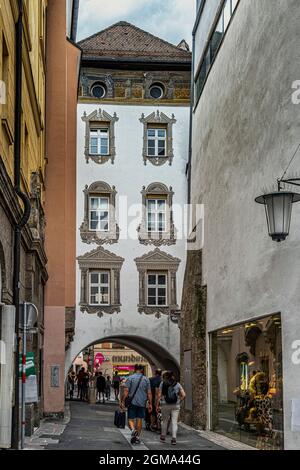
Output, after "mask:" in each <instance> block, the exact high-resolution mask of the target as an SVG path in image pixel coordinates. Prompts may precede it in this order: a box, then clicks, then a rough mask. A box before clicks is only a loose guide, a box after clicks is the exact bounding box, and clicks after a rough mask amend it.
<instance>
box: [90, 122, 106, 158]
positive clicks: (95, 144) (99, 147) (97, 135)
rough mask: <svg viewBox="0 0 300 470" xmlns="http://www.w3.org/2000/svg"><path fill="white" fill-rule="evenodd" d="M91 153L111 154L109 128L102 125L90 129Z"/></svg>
mask: <svg viewBox="0 0 300 470" xmlns="http://www.w3.org/2000/svg"><path fill="white" fill-rule="evenodd" d="M90 154H91V155H109V129H108V127H100V128H98V129H91V130H90Z"/></svg>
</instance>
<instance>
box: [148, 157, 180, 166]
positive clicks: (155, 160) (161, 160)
mask: <svg viewBox="0 0 300 470" xmlns="http://www.w3.org/2000/svg"><path fill="white" fill-rule="evenodd" d="M173 158H174V156H173V155H169V156H165V157H154V156H150V155H145V156H144V164H145V165H147V161H149V162H150V163H152V165H154V166H162V165H165V164H166V163H167V162H169V165H170V166H171V165H172V161H173Z"/></svg>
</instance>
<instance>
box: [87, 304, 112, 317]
mask: <svg viewBox="0 0 300 470" xmlns="http://www.w3.org/2000/svg"><path fill="white" fill-rule="evenodd" d="M120 307H121V304H117V305H90V304H82V303H81V304H80V311H81V312H82V313H88V314H89V315H98V317H99V318H101V317H103V315H104V314H108V315H113V314H114V313H120V311H121V308H120Z"/></svg>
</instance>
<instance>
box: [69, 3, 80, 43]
mask: <svg viewBox="0 0 300 470" xmlns="http://www.w3.org/2000/svg"><path fill="white" fill-rule="evenodd" d="M78 17H79V0H73V11H72V25H71V37H70V39H71V41H72V42H76V39H77V28H78Z"/></svg>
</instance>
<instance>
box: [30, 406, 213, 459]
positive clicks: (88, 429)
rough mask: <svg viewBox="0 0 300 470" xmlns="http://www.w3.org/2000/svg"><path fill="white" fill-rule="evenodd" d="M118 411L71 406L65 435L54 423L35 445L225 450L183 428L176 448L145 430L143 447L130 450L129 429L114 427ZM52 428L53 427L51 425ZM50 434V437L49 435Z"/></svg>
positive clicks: (139, 447) (126, 448) (107, 448)
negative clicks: (115, 415)
mask: <svg viewBox="0 0 300 470" xmlns="http://www.w3.org/2000/svg"><path fill="white" fill-rule="evenodd" d="M115 410H116V405H115V404H114V403H109V404H105V405H89V404H87V403H81V402H76V401H74V402H71V404H70V411H71V417H70V421H69V423H68V424H67V425H66V427H65V429H64V432H62V434H60V433H61V431H62V428H61V425H58V424H56V423H52V431H50V428H48V429H49V431H47V425H44V430H43V431H40V437H39V438H38V439H37V440H36V442H35V444H38V442H37V441H39V442H40V444H41V445H43V444H44V445H45V446H46V449H47V450H131V449H136V450H171V449H172V450H175V449H177V450H186V451H188V450H218V449H219V450H222V447H220V446H218V445H216V444H214V443H213V442H210V441H208V440H206V439H203V438H202V437H200V436H199V434H198V433H197V432H196V431H190V430H188V429H186V428H184V427H182V426H180V428H179V433H178V444H177V447H175V448H174V446H171V445H170V439H168V440H169V443H166V444H161V443H160V442H159V435H158V434H155V433H152V432H149V431H146V430H143V434H142V444H141V445H140V446H138V447H135V446H131V444H130V431H129V429H128V428H126V429H117V428H116V427H114V425H113V419H114V412H115ZM49 424H50V427H51V422H48V425H49ZM53 430H54V431H53ZM56 431H57V432H56ZM47 432H49V433H50V434H48V435H47ZM55 434H56V435H55ZM57 434H60V435H59V436H58V435H57ZM33 444H34V443H33Z"/></svg>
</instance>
